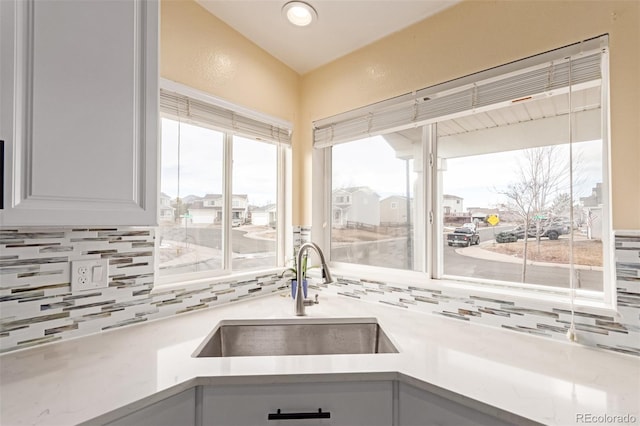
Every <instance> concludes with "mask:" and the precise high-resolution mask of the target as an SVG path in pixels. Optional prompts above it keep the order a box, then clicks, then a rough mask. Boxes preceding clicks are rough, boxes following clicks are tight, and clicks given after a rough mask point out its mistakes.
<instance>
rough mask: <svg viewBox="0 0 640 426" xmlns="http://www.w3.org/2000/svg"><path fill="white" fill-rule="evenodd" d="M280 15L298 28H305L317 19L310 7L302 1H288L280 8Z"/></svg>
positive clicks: (316, 14)
mask: <svg viewBox="0 0 640 426" xmlns="http://www.w3.org/2000/svg"><path fill="white" fill-rule="evenodd" d="M282 14H283V15H284V16H285V17H286V18H287V20H288V21H289V22H291V23H292V24H293V25H296V26H298V27H306V26H307V25H309V24H311V23H312V22H313V21H315V20H316V19H318V13H317V12H316V10H315V9H314V8H313V7H311V5H309V4H307V3H305V2H302V1H290V2H289V3H286V4H285V5H284V6H282Z"/></svg>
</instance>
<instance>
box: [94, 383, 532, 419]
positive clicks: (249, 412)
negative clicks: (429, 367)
mask: <svg viewBox="0 0 640 426" xmlns="http://www.w3.org/2000/svg"><path fill="white" fill-rule="evenodd" d="M452 398H453V399H457V398H459V397H457V396H455V395H453V396H452ZM473 404H475V403H474V402H473V401H470V402H469V403H468V404H462V403H460V402H455V401H453V400H452V399H449V398H445V397H442V396H439V395H436V394H434V393H432V392H429V391H425V390H422V389H419V388H417V387H414V386H412V385H409V384H406V383H404V382H402V381H394V380H377V381H376V380H373V381H367V380H364V381H353V382H321V383H316V382H309V383H273V384H242V385H227V384H224V385H210V386H197V387H194V388H192V389H189V390H186V391H183V392H181V393H179V394H176V395H174V396H171V397H169V398H166V399H164V400H162V401H159V402H156V403H154V404H151V405H148V406H146V407H144V408H141V409H139V410H136V411H132V410H131V409H130V408H127V407H123V408H121V409H119V410H116V412H112V413H109V414H108V415H107V416H108V417H107V418H109V419H113V418H114V414H115V413H118V414H117V417H116V420H111V421H107V422H104V421H102V420H101V419H100V418H96V419H94V420H93V421H89V422H87V423H85V424H86V425H92V426H93V425H97V424H101V425H102V424H106V425H109V426H164V425H166V426H260V425H265V426H283V425H284V426H315V425H334V426H360V425H362V426H377V425H380V426H431V425H438V426H506V425H516V424H517V425H528V424H531V425H534V424H536V423H535V422H531V421H528V420H526V419H523V418H520V417H518V416H515V415H510V414H508V413H504V414H503V415H502V416H501V417H503V418H504V415H507V416H510V417H507V418H509V419H511V420H512V423H509V422H507V421H504V420H501V419H500V418H498V417H497V416H499V410H498V409H494V408H492V407H487V406H482V405H478V406H477V407H476V408H472V407H473ZM477 408H479V409H477ZM127 413H130V414H127ZM492 414H493V415H492Z"/></svg>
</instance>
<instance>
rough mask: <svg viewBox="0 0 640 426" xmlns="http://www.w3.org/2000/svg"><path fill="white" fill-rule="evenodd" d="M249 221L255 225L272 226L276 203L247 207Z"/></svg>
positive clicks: (274, 219)
mask: <svg viewBox="0 0 640 426" xmlns="http://www.w3.org/2000/svg"><path fill="white" fill-rule="evenodd" d="M249 216H250V218H251V220H250V223H251V224H252V225H256V226H273V227H275V223H276V220H277V215H276V205H275V204H267V205H266V206H260V207H256V206H251V207H249Z"/></svg>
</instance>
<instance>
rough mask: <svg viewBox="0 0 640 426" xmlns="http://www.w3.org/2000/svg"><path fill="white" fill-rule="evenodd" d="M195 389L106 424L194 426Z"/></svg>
mask: <svg viewBox="0 0 640 426" xmlns="http://www.w3.org/2000/svg"><path fill="white" fill-rule="evenodd" d="M195 393H196V392H195V388H193V389H189V390H186V391H184V392H181V393H179V394H177V395H174V396H171V397H169V398H167V399H164V400H162V401H159V402H156V403H155V404H151V405H149V406H148V407H145V408H143V409H141V410H138V411H135V412H133V413H131V414H129V415H126V416H124V417H121V418H119V419H118V420H115V421H113V422H110V423H107V425H109V426H189V425H191V426H194V425H195V421H196V398H195Z"/></svg>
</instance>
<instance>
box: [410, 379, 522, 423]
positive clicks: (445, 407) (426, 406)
mask: <svg viewBox="0 0 640 426" xmlns="http://www.w3.org/2000/svg"><path fill="white" fill-rule="evenodd" d="M398 393H399V398H398V400H399V402H398V425H399V426H419V425H442V426H446V425H451V426H507V425H512V423H508V422H505V421H503V420H500V419H498V418H496V417H493V416H490V415H488V414H485V413H483V412H480V411H478V410H475V409H473V408H470V407H467V406H465V405H462V404H459V403H457V402H454V401H451V400H449V399H446V398H443V397H441V396H438V395H435V394H433V393H430V392H427V391H424V390H421V389H418V388H416V387H413V386H410V385H407V384H405V383H400V384H399V392H398Z"/></svg>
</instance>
